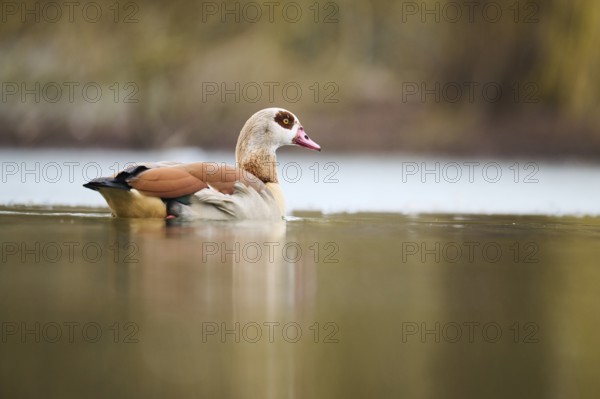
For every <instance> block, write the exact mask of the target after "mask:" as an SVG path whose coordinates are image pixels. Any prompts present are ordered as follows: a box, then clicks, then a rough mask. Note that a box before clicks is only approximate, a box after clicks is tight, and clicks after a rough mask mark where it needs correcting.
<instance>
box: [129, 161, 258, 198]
mask: <svg viewBox="0 0 600 399" xmlns="http://www.w3.org/2000/svg"><path fill="white" fill-rule="evenodd" d="M237 181H239V182H242V183H244V184H245V185H246V186H249V187H252V188H254V189H255V190H256V191H259V192H260V191H262V190H264V189H265V188H266V186H265V184H264V183H263V182H262V181H260V179H258V178H257V177H256V176H254V175H253V174H251V173H249V172H247V171H245V170H243V169H241V168H236V167H235V166H231V165H226V164H218V163H214V162H196V163H189V164H180V165H174V166H167V167H157V168H153V169H149V170H146V171H144V172H141V173H140V174H138V175H136V176H134V177H131V178H129V179H127V183H128V184H129V185H130V186H131V187H133V188H135V189H136V190H138V191H139V192H140V193H142V194H144V195H148V196H152V197H160V198H177V197H182V196H185V195H190V194H194V193H196V192H198V191H200V190H202V189H205V188H208V187H209V186H210V187H212V188H213V189H215V190H217V191H220V192H222V193H224V194H233V185H234V184H235V182H237Z"/></svg>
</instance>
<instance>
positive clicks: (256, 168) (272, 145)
mask: <svg viewBox="0 0 600 399" xmlns="http://www.w3.org/2000/svg"><path fill="white" fill-rule="evenodd" d="M285 145H297V146H300V147H305V148H308V149H310V150H315V151H321V146H319V144H317V143H316V142H314V141H313V140H312V139H311V138H310V137H308V134H307V133H306V132H305V131H304V127H303V126H302V124H301V123H300V119H298V117H297V116H296V115H294V114H293V113H291V112H290V111H288V110H285V109H283V108H266V109H263V110H260V111H258V112H257V113H255V114H254V115H252V116H251V117H250V119H248V121H246V123H245V124H244V127H242V130H241V132H240V136H239V137H238V141H237V145H236V150H235V158H236V162H237V164H238V165H239V166H240V167H241V168H243V169H245V170H247V171H249V172H251V173H252V174H254V175H255V176H256V177H258V178H259V179H261V180H262V181H263V182H265V183H267V182H274V183H276V182H277V175H276V172H275V166H276V158H275V152H276V150H277V149H278V148H279V147H282V146H285Z"/></svg>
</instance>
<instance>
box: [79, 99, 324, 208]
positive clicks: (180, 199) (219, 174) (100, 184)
mask: <svg viewBox="0 0 600 399" xmlns="http://www.w3.org/2000/svg"><path fill="white" fill-rule="evenodd" d="M293 144H295V145H298V146H301V147H306V148H309V149H311V150H317V151H321V147H320V146H319V145H318V144H317V143H315V142H314V141H313V140H311V139H310V138H309V137H308V135H307V134H306V133H305V132H304V128H303V127H302V125H301V124H300V121H299V120H298V118H297V117H296V116H295V115H294V114H292V113H291V112H289V111H286V110H284V109H281V108H267V109H263V110H261V111H258V112H257V113H255V114H254V115H252V116H251V117H250V119H248V121H246V123H245V124H244V126H243V127H242V130H241V132H240V135H239V137H238V141H237V145H236V149H235V159H236V166H230V165H225V164H217V163H214V162H196V163H188V164H184V163H177V162H158V163H143V164H139V165H135V166H132V167H130V168H127V169H125V170H123V171H121V172H119V173H118V174H116V175H115V176H112V177H100V178H97V179H94V180H92V181H90V182H89V183H86V184H84V185H83V186H84V187H87V188H89V189H92V190H95V191H98V192H99V193H100V194H102V196H103V197H104V199H105V200H106V202H107V203H108V206H109V207H110V209H111V210H112V213H113V216H118V217H127V218H159V217H160V218H165V217H166V218H169V219H171V218H177V217H182V218H185V219H189V218H197V219H213V220H230V219H261V220H265V219H272V220H276V219H279V220H280V219H281V218H282V217H283V216H284V215H285V202H284V197H283V192H282V190H281V187H280V186H279V183H278V181H277V171H276V165H277V159H276V156H275V151H276V150H277V148H279V147H281V146H284V145H293Z"/></svg>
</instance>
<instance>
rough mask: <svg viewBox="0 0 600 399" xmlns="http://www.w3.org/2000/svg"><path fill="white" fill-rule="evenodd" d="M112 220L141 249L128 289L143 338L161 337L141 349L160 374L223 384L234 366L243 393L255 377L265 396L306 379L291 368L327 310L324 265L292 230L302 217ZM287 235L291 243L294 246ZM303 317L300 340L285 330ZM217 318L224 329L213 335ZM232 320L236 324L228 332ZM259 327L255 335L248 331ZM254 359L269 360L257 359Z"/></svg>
mask: <svg viewBox="0 0 600 399" xmlns="http://www.w3.org/2000/svg"><path fill="white" fill-rule="evenodd" d="M112 222H113V223H114V224H115V225H119V226H121V228H119V230H118V231H117V234H119V235H120V237H121V238H124V237H123V236H124V235H125V236H127V237H126V240H128V241H129V242H131V243H135V245H136V248H137V249H138V251H139V252H138V253H137V254H136V258H137V259H139V262H138V263H136V264H130V265H126V266H127V269H126V270H127V273H128V275H129V279H128V282H129V286H128V289H129V290H130V292H132V293H135V295H134V297H135V298H136V300H134V301H132V302H131V304H130V305H129V306H130V309H131V312H132V313H131V315H130V316H129V317H130V318H131V319H132V320H135V322H136V323H137V324H138V325H139V331H140V334H139V335H140V337H141V336H142V333H143V339H144V341H143V342H149V343H151V344H150V345H145V346H144V347H143V350H140V352H139V356H140V360H141V363H140V364H141V367H142V368H143V369H144V370H145V372H148V373H149V374H150V375H152V376H153V380H155V381H156V383H157V384H160V385H161V386H168V387H180V386H194V385H198V386H199V387H200V388H199V391H201V392H209V391H212V390H215V389H216V390H217V391H218V389H219V388H218V387H219V386H221V384H223V381H227V379H225V380H223V379H218V378H215V376H216V375H234V376H235V380H236V381H237V382H238V384H234V385H236V386H233V385H232V386H231V387H230V388H228V389H229V390H230V391H231V396H233V397H237V396H243V393H244V392H245V389H247V388H246V387H247V386H248V385H249V384H254V383H258V385H257V396H259V397H285V393H286V392H287V391H288V390H289V389H290V387H293V389H294V391H298V390H300V389H301V387H299V386H295V384H297V382H296V381H295V380H294V379H292V377H291V376H292V375H293V374H294V372H296V371H298V370H297V368H298V367H299V366H298V364H303V363H302V362H299V360H298V359H299V358H302V357H303V356H306V355H305V354H304V352H305V349H306V347H304V346H300V345H302V344H306V343H308V344H309V345H314V343H313V341H312V340H313V331H311V330H310V329H309V328H310V327H311V325H312V324H313V323H314V322H315V321H320V320H317V319H315V316H314V306H315V301H316V271H317V268H316V264H315V262H314V257H313V255H312V253H311V252H310V251H309V249H308V247H309V245H310V243H309V242H310V240H309V241H307V240H305V238H304V237H302V238H301V237H298V236H297V233H291V232H290V231H288V230H295V231H297V227H296V226H294V227H290V225H293V224H294V223H295V222H291V223H289V222H288V223H286V222H285V221H276V222H270V221H268V222H265V221H252V220H247V221H233V222H231V221H230V222H220V221H213V222H211V223H204V222H195V221H191V222H183V221H180V220H178V219H175V220H168V221H167V222H166V223H165V221H163V220H160V219H116V220H113V221H112ZM124 224H127V225H128V226H129V228H128V229H127V233H125V234H123V233H124V232H123V229H122V227H123V225H124ZM286 244H291V245H288V247H289V251H288V252H287V253H284V247H285V246H286ZM296 246H298V247H301V249H302V251H303V253H302V256H301V257H298V256H296V253H295V252H294V247H296ZM123 271H124V269H121V272H123ZM140 316H141V317H142V318H141V319H140ZM294 323H297V324H298V325H299V326H301V328H302V339H301V340H300V341H299V342H298V344H290V343H288V342H287V341H286V340H285V338H286V336H284V335H283V334H284V330H283V329H284V326H286V325H290V326H292V327H290V328H289V329H288V331H287V332H288V336H290V337H294V336H295V334H296V331H295V329H294V328H293V325H295V324H294ZM207 325H209V326H210V328H211V329H213V328H214V327H215V326H216V327H217V328H218V331H217V332H216V333H215V334H212V335H207V328H206V326H207ZM257 328H259V329H260V331H259V330H257ZM222 329H223V331H222ZM225 329H228V330H230V332H229V333H226V335H225V337H224V336H223V335H222V333H223V332H224V330H225ZM270 329H271V330H270ZM270 332H272V333H273V336H272V341H271V342H270V339H271V338H270V336H269V334H270ZM236 334H237V335H238V338H236ZM257 334H260V337H257ZM255 337H256V339H257V342H255V343H253V342H250V341H249V340H248V339H254V338H255ZM236 340H237V341H239V342H236ZM250 361H253V362H255V363H256V364H258V365H260V367H255V368H253V367H248V366H247V365H248V362H250ZM310 364H311V363H310V362H308V363H307V365H310ZM173 365H178V366H177V367H174V366H173ZM307 367H308V366H307ZM226 372H227V373H226ZM301 372H303V373H305V372H306V373H307V372H308V370H304V368H303V369H302V371H301ZM223 373H226V374H223ZM221 388H222V387H221ZM173 389H175V388H173Z"/></svg>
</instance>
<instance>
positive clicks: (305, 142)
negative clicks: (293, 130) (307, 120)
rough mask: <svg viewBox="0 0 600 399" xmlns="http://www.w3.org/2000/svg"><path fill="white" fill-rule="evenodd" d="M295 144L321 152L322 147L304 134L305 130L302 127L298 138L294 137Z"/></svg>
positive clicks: (299, 129) (297, 135)
mask: <svg viewBox="0 0 600 399" xmlns="http://www.w3.org/2000/svg"><path fill="white" fill-rule="evenodd" d="M293 142H294V144H296V145H299V146H300V147H306V148H308V149H309V150H317V151H321V146H320V145H318V144H317V143H315V142H314V141H312V139H311V138H310V137H308V134H306V133H305V132H304V128H303V127H302V126H300V127H299V128H298V133H297V134H296V137H294V140H293Z"/></svg>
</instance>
